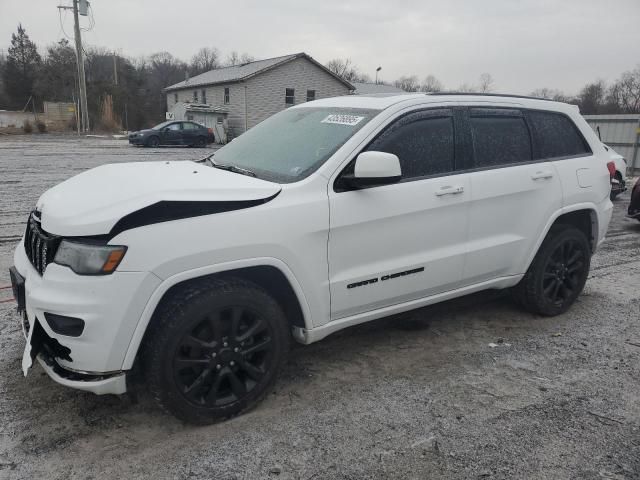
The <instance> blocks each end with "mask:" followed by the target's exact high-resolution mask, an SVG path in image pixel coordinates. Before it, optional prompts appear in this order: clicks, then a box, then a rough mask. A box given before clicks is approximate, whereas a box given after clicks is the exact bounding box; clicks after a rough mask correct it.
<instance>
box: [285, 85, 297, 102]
mask: <svg viewBox="0 0 640 480" xmlns="http://www.w3.org/2000/svg"><path fill="white" fill-rule="evenodd" d="M284 103H285V104H286V105H293V104H294V103H296V91H295V89H293V88H285V90H284Z"/></svg>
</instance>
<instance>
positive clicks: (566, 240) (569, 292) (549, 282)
mask: <svg viewBox="0 0 640 480" xmlns="http://www.w3.org/2000/svg"><path fill="white" fill-rule="evenodd" d="M590 264H591V248H590V246H589V241H588V240H587V237H586V236H585V234H584V233H583V232H582V231H581V230H579V229H577V228H575V227H573V226H570V225H558V226H555V227H553V228H552V229H551V230H550V231H549V233H548V234H547V237H546V238H545V240H544V241H543V242H542V245H541V246H540V249H539V250H538V253H537V254H536V256H535V257H534V259H533V262H532V263H531V265H530V266H529V269H528V270H527V273H526V274H525V275H524V277H523V278H522V280H520V283H518V285H516V286H515V287H514V288H513V294H514V297H515V299H516V301H517V302H518V303H519V304H520V305H521V306H522V307H523V308H524V309H525V310H528V311H530V312H532V313H537V314H540V315H545V316H554V315H559V314H561V313H564V312H566V311H567V310H568V309H569V307H571V305H573V303H574V302H575V300H576V298H578V295H580V293H581V292H582V289H583V288H584V285H585V283H586V281H587V276H588V275H589V266H590Z"/></svg>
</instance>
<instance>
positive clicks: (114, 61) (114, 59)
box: [113, 52, 118, 85]
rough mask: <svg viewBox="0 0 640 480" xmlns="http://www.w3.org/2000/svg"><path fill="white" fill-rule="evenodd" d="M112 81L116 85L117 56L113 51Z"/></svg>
mask: <svg viewBox="0 0 640 480" xmlns="http://www.w3.org/2000/svg"><path fill="white" fill-rule="evenodd" d="M113 83H114V84H115V85H118V57H117V56H116V52H113Z"/></svg>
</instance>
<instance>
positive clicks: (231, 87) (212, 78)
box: [165, 53, 354, 138]
mask: <svg viewBox="0 0 640 480" xmlns="http://www.w3.org/2000/svg"><path fill="white" fill-rule="evenodd" d="M352 90H354V87H353V85H352V84H350V83H349V82H347V81H346V80H344V79H343V78H341V77H339V76H338V75H335V74H334V73H332V72H331V71H329V70H328V69H327V68H325V67H324V66H323V65H322V64H320V63H318V62H316V61H315V60H314V59H313V58H311V57H310V56H309V55H307V54H306V53H296V54H293V55H285V56H283V57H276V58H269V59H266V60H258V61H255V62H250V63H246V64H243V65H236V66H232V67H224V68H217V69H215V70H211V71H209V72H205V73H202V74H200V75H197V76H195V77H193V78H190V79H187V80H185V81H183V82H180V83H176V84H175V85H171V86H169V87H167V88H166V89H165V92H166V94H167V110H168V111H171V110H172V108H173V106H174V105H175V104H176V103H178V102H186V103H189V102H193V103H201V104H208V105H211V106H212V107H223V108H224V109H226V110H227V111H228V112H229V114H228V124H229V133H230V136H231V138H233V136H237V135H239V134H241V133H242V132H244V131H245V130H246V129H248V128H251V127H253V126H254V125H257V124H258V123H260V122H261V121H262V120H264V119H265V118H267V117H269V116H271V115H273V114H274V113H277V112H279V111H280V110H283V109H285V108H287V107H289V106H291V105H295V104H298V103H301V102H306V101H311V100H315V99H320V98H326V97H336V96H340V95H348V94H349V93H350V92H351V91H352Z"/></svg>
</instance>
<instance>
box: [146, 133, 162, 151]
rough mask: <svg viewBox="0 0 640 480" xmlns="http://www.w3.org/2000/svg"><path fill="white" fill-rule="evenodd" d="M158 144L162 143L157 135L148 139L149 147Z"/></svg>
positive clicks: (154, 146)
mask: <svg viewBox="0 0 640 480" xmlns="http://www.w3.org/2000/svg"><path fill="white" fill-rule="evenodd" d="M158 145H160V139H159V138H158V137H156V136H155V135H154V136H153V137H149V140H147V147H151V148H156V147H157V146H158Z"/></svg>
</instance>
